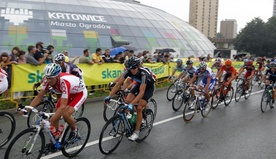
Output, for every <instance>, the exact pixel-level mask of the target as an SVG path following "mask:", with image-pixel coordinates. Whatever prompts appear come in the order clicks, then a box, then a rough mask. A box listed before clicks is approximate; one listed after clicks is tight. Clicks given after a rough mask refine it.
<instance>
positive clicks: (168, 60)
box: [163, 53, 171, 64]
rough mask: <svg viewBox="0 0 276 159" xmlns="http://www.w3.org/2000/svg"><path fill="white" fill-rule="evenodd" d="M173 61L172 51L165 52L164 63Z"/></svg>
mask: <svg viewBox="0 0 276 159" xmlns="http://www.w3.org/2000/svg"><path fill="white" fill-rule="evenodd" d="M170 61H171V57H170V53H165V54H164V62H163V63H164V64H167V63H168V62H170Z"/></svg>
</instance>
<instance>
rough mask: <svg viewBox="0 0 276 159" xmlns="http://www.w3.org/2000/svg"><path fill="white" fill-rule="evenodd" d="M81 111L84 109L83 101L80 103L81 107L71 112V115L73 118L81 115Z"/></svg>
mask: <svg viewBox="0 0 276 159" xmlns="http://www.w3.org/2000/svg"><path fill="white" fill-rule="evenodd" d="M83 111H84V103H82V105H81V107H80V108H79V109H78V110H77V111H75V113H74V114H73V117H74V118H75V119H77V118H80V117H82V115H83Z"/></svg>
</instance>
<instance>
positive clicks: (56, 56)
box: [54, 53, 65, 62]
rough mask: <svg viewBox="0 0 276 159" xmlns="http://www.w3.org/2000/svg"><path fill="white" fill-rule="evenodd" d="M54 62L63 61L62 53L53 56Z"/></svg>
mask: <svg viewBox="0 0 276 159" xmlns="http://www.w3.org/2000/svg"><path fill="white" fill-rule="evenodd" d="M54 59H55V62H60V61H65V55H63V54H62V53H58V54H57V55H55V58H54Z"/></svg>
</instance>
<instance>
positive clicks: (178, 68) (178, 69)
mask: <svg viewBox="0 0 276 159" xmlns="http://www.w3.org/2000/svg"><path fill="white" fill-rule="evenodd" d="M175 68H176V70H177V71H179V72H182V71H183V70H185V65H184V64H182V65H181V66H177V65H176V67H175Z"/></svg>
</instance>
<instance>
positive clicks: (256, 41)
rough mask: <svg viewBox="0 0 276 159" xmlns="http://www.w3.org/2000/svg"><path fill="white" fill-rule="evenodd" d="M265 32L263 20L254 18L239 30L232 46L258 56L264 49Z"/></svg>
mask: <svg viewBox="0 0 276 159" xmlns="http://www.w3.org/2000/svg"><path fill="white" fill-rule="evenodd" d="M266 33H267V32H266V25H265V23H264V22H263V20H262V19H260V18H254V19H253V20H252V21H251V22H249V23H247V25H246V26H245V28H243V29H242V30H241V31H240V32H239V34H238V35H237V37H236V39H235V40H234V46H235V48H236V49H237V50H238V51H241V50H243V51H247V52H250V53H251V54H255V55H257V56H259V55H261V54H262V52H263V50H264V46H265V43H266Z"/></svg>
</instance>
